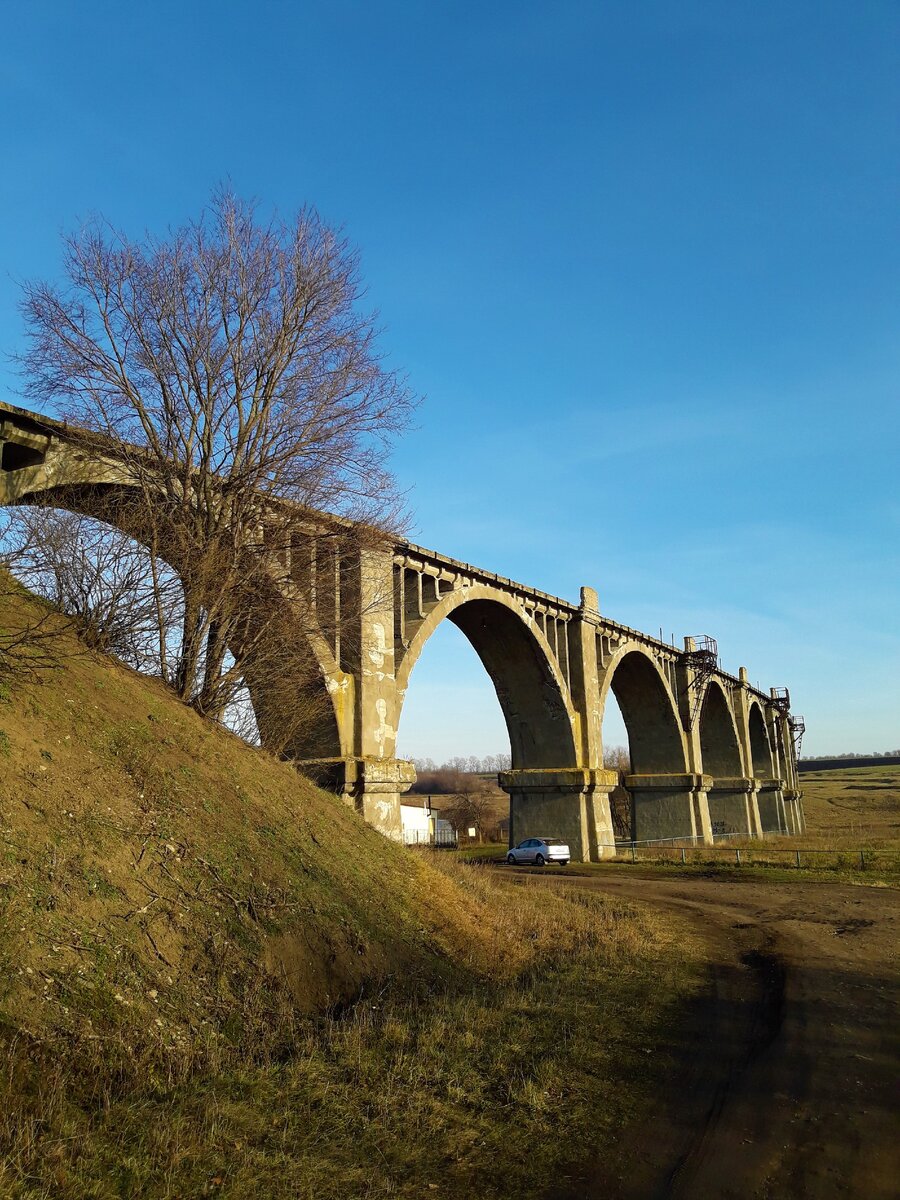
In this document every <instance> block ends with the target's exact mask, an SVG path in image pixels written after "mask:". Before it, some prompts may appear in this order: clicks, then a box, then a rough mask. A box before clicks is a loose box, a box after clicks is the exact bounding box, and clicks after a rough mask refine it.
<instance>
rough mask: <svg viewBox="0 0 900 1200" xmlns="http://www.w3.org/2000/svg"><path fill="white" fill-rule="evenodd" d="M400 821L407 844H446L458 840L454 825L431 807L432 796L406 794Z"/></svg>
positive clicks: (401, 806) (401, 807)
mask: <svg viewBox="0 0 900 1200" xmlns="http://www.w3.org/2000/svg"><path fill="white" fill-rule="evenodd" d="M400 821H401V824H402V827H403V841H404V842H405V843H406V845H407V846H435V845H438V846H445V845H448V844H450V843H453V842H455V841H456V834H455V833H454V830H453V826H452V825H451V824H450V822H449V821H445V820H444V818H443V817H442V816H440V815H439V814H438V813H437V812H435V810H434V809H433V808H432V807H431V797H430V796H409V795H407V796H404V797H403V803H401V805H400Z"/></svg>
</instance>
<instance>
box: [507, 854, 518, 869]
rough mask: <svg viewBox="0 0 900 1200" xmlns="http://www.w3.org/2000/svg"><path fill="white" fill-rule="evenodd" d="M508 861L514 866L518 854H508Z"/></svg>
mask: <svg viewBox="0 0 900 1200" xmlns="http://www.w3.org/2000/svg"><path fill="white" fill-rule="evenodd" d="M506 861H507V862H508V863H509V865H510V866H511V867H514V866H515V865H516V856H515V855H514V854H507V856H506Z"/></svg>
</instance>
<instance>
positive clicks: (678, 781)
mask: <svg viewBox="0 0 900 1200" xmlns="http://www.w3.org/2000/svg"><path fill="white" fill-rule="evenodd" d="M712 782H713V781H712V778H711V776H709V775H697V774H694V773H693V772H690V773H686V774H683V775H681V774H679V775H628V776H626V778H625V786H626V787H627V788H628V790H629V791H630V792H631V795H632V798H633V800H634V836H635V840H636V841H639V842H643V841H662V840H665V839H668V838H691V839H694V840H697V841H703V842H707V843H708V842H711V841H712V829H711V826H710V820H709V805H708V802H707V790H708V788H709V787H710V786H711V785H712Z"/></svg>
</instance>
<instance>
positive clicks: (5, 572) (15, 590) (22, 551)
mask: <svg viewBox="0 0 900 1200" xmlns="http://www.w3.org/2000/svg"><path fill="white" fill-rule="evenodd" d="M34 549H35V544H34V543H33V542H32V541H30V540H29V539H28V538H27V537H23V536H22V534H21V532H20V531H19V530H15V531H14V530H13V513H12V512H11V511H10V510H8V509H2V508H0V681H4V680H5V678H9V677H18V678H20V679H23V678H24V679H29V680H33V679H37V678H40V677H41V675H42V674H43V672H45V671H46V670H47V669H48V668H50V667H55V666H57V665H58V664H59V662H60V658H61V657H62V656H63V655H64V654H65V653H66V652H67V651H68V650H69V649H70V641H67V639H66V636H65V635H66V632H67V628H66V626H67V622H64V621H62V620H60V617H59V614H58V613H57V611H56V610H55V608H53V607H51V606H49V605H41V604H37V605H36V604H35V603H34V602H33V598H29V597H28V596H27V594H26V591H25V588H24V587H23V585H22V583H21V582H20V581H19V580H18V578H17V577H16V572H17V570H18V569H19V567H20V566H21V565H22V563H23V562H24V561H25V560H26V558H27V556H28V555H29V554H30V553H32V551H33V550H34Z"/></svg>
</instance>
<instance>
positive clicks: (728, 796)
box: [707, 778, 762, 838]
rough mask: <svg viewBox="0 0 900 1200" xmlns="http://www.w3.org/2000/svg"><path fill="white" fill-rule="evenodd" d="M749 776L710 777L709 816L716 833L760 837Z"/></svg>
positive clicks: (708, 793) (756, 809)
mask: <svg viewBox="0 0 900 1200" xmlns="http://www.w3.org/2000/svg"><path fill="white" fill-rule="evenodd" d="M755 800H756V796H755V792H754V790H753V780H752V779H742V778H739V779H727V778H725V779H714V780H713V781H712V784H711V786H710V787H709V789H708V790H707V802H708V804H709V819H710V824H711V827H712V832H713V834H714V835H717V836H723V835H724V836H728V835H730V836H732V837H752V838H755V837H761V836H762V830H761V829H760V824H759V810H758V808H757V807H756V802H755Z"/></svg>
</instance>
